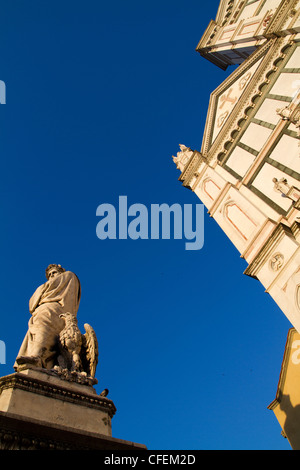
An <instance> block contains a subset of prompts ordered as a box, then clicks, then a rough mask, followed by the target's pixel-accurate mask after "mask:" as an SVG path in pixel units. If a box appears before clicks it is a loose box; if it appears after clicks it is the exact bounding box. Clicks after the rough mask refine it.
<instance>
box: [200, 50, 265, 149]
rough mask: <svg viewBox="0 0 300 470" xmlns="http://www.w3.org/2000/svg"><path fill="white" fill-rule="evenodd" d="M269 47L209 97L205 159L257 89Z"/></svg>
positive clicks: (244, 63) (205, 134)
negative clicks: (261, 67)
mask: <svg viewBox="0 0 300 470" xmlns="http://www.w3.org/2000/svg"><path fill="white" fill-rule="evenodd" d="M265 52H266V46H263V47H262V48H261V49H259V50H257V51H255V52H254V53H253V54H252V55H251V56H250V57H249V58H248V59H247V60H246V61H245V62H243V64H241V65H240V66H239V67H238V68H237V69H236V70H235V71H234V72H233V73H232V74H231V75H230V76H229V77H227V79H226V80H225V81H224V82H223V83H222V84H221V85H220V86H219V87H218V88H216V90H214V91H213V92H212V94H211V96H210V101H209V106H208V112H207V119H206V124H205V130H204V137H203V142H202V150H201V152H202V153H203V154H204V155H205V154H207V153H208V152H209V150H210V148H211V147H212V146H213V145H214V144H215V143H216V141H217V140H219V139H220V138H222V137H221V136H222V134H224V131H225V129H226V125H227V124H228V122H229V121H231V122H232V118H234V116H235V115H236V116H237V117H238V113H239V111H240V108H241V103H242V102H243V101H244V100H245V98H249V97H250V96H251V93H252V92H253V88H255V84H256V81H255V78H254V77H255V75H257V74H259V69H260V65H261V63H262V61H263V58H264V56H265Z"/></svg>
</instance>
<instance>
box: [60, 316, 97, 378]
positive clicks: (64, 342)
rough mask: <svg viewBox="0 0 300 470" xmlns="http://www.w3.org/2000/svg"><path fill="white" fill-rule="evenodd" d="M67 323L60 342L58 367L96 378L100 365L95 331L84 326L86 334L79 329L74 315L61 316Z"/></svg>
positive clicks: (88, 326)
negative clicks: (98, 365)
mask: <svg viewBox="0 0 300 470" xmlns="http://www.w3.org/2000/svg"><path fill="white" fill-rule="evenodd" d="M60 317H61V318H63V319H64V321H65V327H64V328H63V329H62V330H61V332H60V334H59V336H58V338H57V340H58V351H59V353H58V358H57V360H58V365H59V367H60V368H61V369H63V370H65V369H67V370H68V371H70V372H72V373H84V374H86V375H87V376H89V377H95V373H96V367H97V364H98V341H97V337H96V334H95V331H94V329H93V328H92V327H91V326H90V325H88V324H87V323H85V324H84V329H85V334H82V333H81V331H80V330H79V328H78V323H77V318H76V316H75V315H74V314H72V313H63V314H61V315H60Z"/></svg>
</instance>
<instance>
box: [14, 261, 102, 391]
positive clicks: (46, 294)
mask: <svg viewBox="0 0 300 470" xmlns="http://www.w3.org/2000/svg"><path fill="white" fill-rule="evenodd" d="M46 278H47V282H46V283H45V284H42V285H41V286H40V287H38V288H37V289H36V291H35V293H34V294H33V296H32V297H31V299H30V301H29V311H30V313H31V318H30V320H29V323H28V331H27V333H26V335H25V338H24V340H23V343H22V345H21V348H20V351H19V354H18V356H17V358H16V362H15V365H14V368H15V370H17V371H18V370H23V369H26V368H42V369H45V370H47V371H52V372H55V373H56V374H58V375H60V376H62V378H66V379H70V378H71V379H72V380H77V381H79V382H84V377H89V378H94V377H95V372H96V366H97V362H98V342H97V338H96V335H95V332H94V330H93V328H92V327H91V326H90V325H88V324H85V325H84V328H85V334H81V332H80V330H79V328H78V324H77V311H78V307H79V302H80V297H81V287H80V282H79V279H78V278H77V276H76V275H75V274H74V273H72V272H71V271H66V270H65V269H64V268H62V267H61V265H59V264H50V265H49V266H48V267H47V269H46ZM95 381H96V379H94V383H95Z"/></svg>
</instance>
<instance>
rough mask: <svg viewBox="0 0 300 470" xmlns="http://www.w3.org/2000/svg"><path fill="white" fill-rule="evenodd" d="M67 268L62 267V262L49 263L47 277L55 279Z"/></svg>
mask: <svg viewBox="0 0 300 470" xmlns="http://www.w3.org/2000/svg"><path fill="white" fill-rule="evenodd" d="M64 272H65V269H64V268H62V267H61V265H60V264H49V266H48V268H47V269H46V278H47V279H48V280H49V279H53V278H54V277H55V276H57V275H58V274H61V273H64Z"/></svg>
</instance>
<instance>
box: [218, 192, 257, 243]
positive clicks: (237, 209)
mask: <svg viewBox="0 0 300 470" xmlns="http://www.w3.org/2000/svg"><path fill="white" fill-rule="evenodd" d="M222 214H223V217H224V219H225V220H226V221H227V222H228V223H229V224H230V226H231V227H232V228H233V229H234V230H235V232H236V233H237V234H238V235H239V236H240V237H241V238H242V239H243V240H244V241H245V242H247V241H248V240H249V239H250V238H251V235H252V234H253V232H254V230H255V229H256V228H257V224H256V222H254V220H252V218H251V217H250V216H249V215H248V214H247V212H246V211H245V210H244V209H243V208H242V207H241V206H240V205H239V204H238V203H237V202H236V201H235V200H234V199H229V200H228V201H226V202H225V204H224V205H223V208H222Z"/></svg>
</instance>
